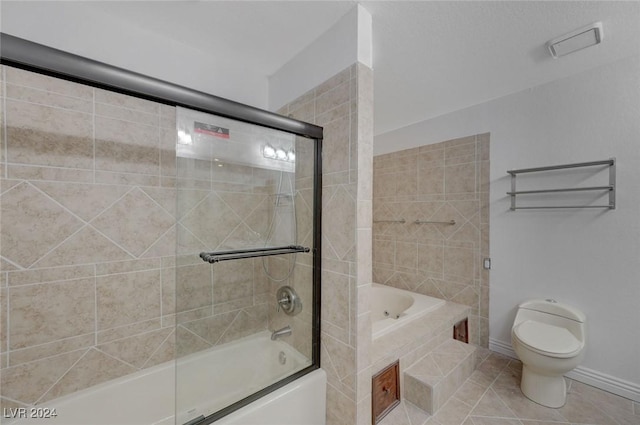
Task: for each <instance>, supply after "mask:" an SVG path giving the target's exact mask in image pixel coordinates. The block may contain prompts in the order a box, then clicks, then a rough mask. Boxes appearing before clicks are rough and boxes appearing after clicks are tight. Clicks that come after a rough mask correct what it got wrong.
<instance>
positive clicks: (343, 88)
mask: <svg viewBox="0 0 640 425" xmlns="http://www.w3.org/2000/svg"><path fill="white" fill-rule="evenodd" d="M278 112H279V113H281V114H283V115H288V116H291V117H293V118H296V119H300V120H302V121H307V122H311V123H315V124H317V125H320V126H322V127H324V141H323V154H322V160H323V165H322V167H323V181H322V312H321V316H322V324H321V325H322V344H321V364H322V368H323V369H324V370H325V371H326V372H327V376H328V387H327V424H328V425H334V424H344V425H354V424H367V425H368V424H370V423H371V398H370V394H371V373H370V353H369V351H370V350H369V347H370V346H371V324H370V320H369V310H370V309H369V290H370V286H371V255H372V253H371V191H372V180H371V175H372V160H373V154H372V152H373V149H372V146H373V73H372V71H371V69H369V68H368V67H366V66H364V65H362V64H355V65H352V66H351V67H349V68H347V69H345V70H344V71H342V72H340V73H338V74H336V75H335V76H333V77H332V78H330V79H329V80H327V81H325V82H324V83H322V84H320V85H319V86H317V87H316V88H314V89H312V90H310V91H309V92H307V93H306V94H304V95H302V96H300V97H299V98H298V99H296V100H294V101H293V102H291V103H289V104H288V105H285V106H284V107H283V108H282V109H280V110H279V111H278Z"/></svg>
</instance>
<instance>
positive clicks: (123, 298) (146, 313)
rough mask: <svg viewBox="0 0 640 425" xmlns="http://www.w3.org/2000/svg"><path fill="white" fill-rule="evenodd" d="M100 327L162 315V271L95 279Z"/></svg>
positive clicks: (119, 324) (109, 326)
mask: <svg viewBox="0 0 640 425" xmlns="http://www.w3.org/2000/svg"><path fill="white" fill-rule="evenodd" d="M96 305H97V308H98V314H97V316H98V329H100V330H102V329H108V328H113V327H116V326H122V325H126V324H130V323H134V322H140V321H143V320H148V319H153V318H159V317H160V270H154V271H143V272H134V273H122V274H115V275H108V276H99V277H97V278H96Z"/></svg>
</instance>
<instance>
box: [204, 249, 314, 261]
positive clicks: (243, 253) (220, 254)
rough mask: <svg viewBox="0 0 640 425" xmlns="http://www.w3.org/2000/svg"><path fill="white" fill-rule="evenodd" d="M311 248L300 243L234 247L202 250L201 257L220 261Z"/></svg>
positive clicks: (304, 250) (303, 250) (290, 252)
mask: <svg viewBox="0 0 640 425" xmlns="http://www.w3.org/2000/svg"><path fill="white" fill-rule="evenodd" d="M309 251H310V249H309V248H306V247H304V246H300V245H287V246H274V247H269V248H248V249H234V250H232V251H217V252H201V253H200V258H202V260H203V261H206V262H208V263H211V264H213V263H218V262H220V261H227V260H241V259H243V258H255V257H268V256H271V255H282V254H293V253H296V252H309Z"/></svg>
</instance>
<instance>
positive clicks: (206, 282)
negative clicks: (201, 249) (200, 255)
mask: <svg viewBox="0 0 640 425" xmlns="http://www.w3.org/2000/svg"><path fill="white" fill-rule="evenodd" d="M211 273H212V270H211V266H210V265H209V264H206V263H203V262H200V263H199V264H197V265H193V266H181V267H177V268H176V308H177V311H178V312H183V311H188V310H193V309H196V308H201V307H204V306H210V305H212V304H213V299H212V297H213V282H212V277H211Z"/></svg>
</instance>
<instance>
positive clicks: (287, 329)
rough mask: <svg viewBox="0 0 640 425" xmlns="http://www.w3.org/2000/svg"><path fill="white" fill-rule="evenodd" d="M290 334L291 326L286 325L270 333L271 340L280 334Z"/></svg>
mask: <svg viewBox="0 0 640 425" xmlns="http://www.w3.org/2000/svg"><path fill="white" fill-rule="evenodd" d="M285 335H291V326H289V325H287V326H285V327H284V328H282V329H278V330H277V331H273V333H272V334H271V341H275V340H276V339H278V338H279V337H281V336H285Z"/></svg>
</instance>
